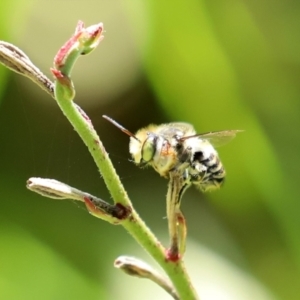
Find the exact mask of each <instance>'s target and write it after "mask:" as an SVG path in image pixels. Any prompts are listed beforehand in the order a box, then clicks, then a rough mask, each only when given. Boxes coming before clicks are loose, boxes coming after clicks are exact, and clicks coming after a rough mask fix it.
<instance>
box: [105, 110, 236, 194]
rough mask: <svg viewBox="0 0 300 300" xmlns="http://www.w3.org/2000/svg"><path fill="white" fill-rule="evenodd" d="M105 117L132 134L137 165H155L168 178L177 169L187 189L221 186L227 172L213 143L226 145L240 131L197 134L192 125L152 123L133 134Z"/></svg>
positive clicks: (112, 121) (208, 188) (130, 150)
mask: <svg viewBox="0 0 300 300" xmlns="http://www.w3.org/2000/svg"><path fill="white" fill-rule="evenodd" d="M103 117H104V118H105V119H106V120H108V121H109V122H111V123H112V124H114V125H115V126H116V127H118V128H119V129H120V130H122V131H123V132H124V133H126V134H127V135H129V136H130V144H129V152H130V154H131V156H132V158H133V160H134V162H135V164H136V165H138V166H141V167H144V166H152V167H153V168H154V170H155V171H156V172H158V173H159V174H160V175H161V176H163V177H166V178H169V175H170V172H172V171H176V172H177V173H179V174H181V175H182V176H183V178H184V182H185V185H184V186H185V188H186V187H188V186H190V185H195V186H196V187H198V188H199V189H200V190H201V191H203V192H206V191H209V190H214V189H218V188H220V187H221V185H222V184H223V182H224V179H225V175H226V172H225V169H224V167H223V164H222V162H221V161H220V158H219V155H218V153H217V151H216V150H215V148H214V146H221V145H223V144H226V143H227V142H229V141H230V140H232V139H233V138H234V137H235V135H236V134H237V133H238V132H240V131H241V130H225V131H217V132H208V133H204V134H197V133H196V131H195V129H194V127H193V126H192V125H191V124H188V123H180V122H178V123H168V124H162V125H159V126H157V125H149V126H147V127H145V128H142V129H140V130H138V131H137V132H136V133H135V134H133V133H131V132H130V131H129V130H127V129H126V128H124V127H123V126H121V125H120V124H118V123H117V122H116V121H114V120H113V119H111V118H109V117H107V116H103Z"/></svg>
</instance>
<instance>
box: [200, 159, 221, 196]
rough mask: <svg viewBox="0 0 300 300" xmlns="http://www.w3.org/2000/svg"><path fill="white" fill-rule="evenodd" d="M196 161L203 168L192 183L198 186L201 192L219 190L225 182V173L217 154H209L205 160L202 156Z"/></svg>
mask: <svg viewBox="0 0 300 300" xmlns="http://www.w3.org/2000/svg"><path fill="white" fill-rule="evenodd" d="M197 161H198V163H200V164H201V165H202V166H203V167H204V171H203V174H202V176H201V175H200V174H199V175H200V177H199V178H198V180H197V181H195V182H194V183H195V184H199V187H200V189H201V190H203V191H207V190H211V189H216V188H219V187H220V186H221V185H222V184H223V182H224V180H225V175H226V172H225V169H224V167H223V165H222V163H221V161H220V159H219V157H218V155H217V153H210V155H209V156H208V157H207V158H205V157H204V156H203V154H202V155H201V156H198V159H197ZM194 162H195V161H194Z"/></svg>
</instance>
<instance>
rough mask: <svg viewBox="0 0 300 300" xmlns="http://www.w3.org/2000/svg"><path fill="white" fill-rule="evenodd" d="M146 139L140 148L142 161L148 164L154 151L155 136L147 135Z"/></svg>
mask: <svg viewBox="0 0 300 300" xmlns="http://www.w3.org/2000/svg"><path fill="white" fill-rule="evenodd" d="M147 135H148V138H147V139H146V140H145V142H144V145H143V147H142V161H143V162H149V161H150V160H152V158H153V156H154V154H155V151H156V136H155V135H151V134H150V133H147Z"/></svg>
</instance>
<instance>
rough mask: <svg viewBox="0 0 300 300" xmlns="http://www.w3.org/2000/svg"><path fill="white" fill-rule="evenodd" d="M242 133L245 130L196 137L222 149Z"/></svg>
mask: <svg viewBox="0 0 300 300" xmlns="http://www.w3.org/2000/svg"><path fill="white" fill-rule="evenodd" d="M242 131H243V130H223V131H215V132H207V133H202V134H197V135H195V136H198V137H199V138H201V139H203V140H207V141H209V142H210V143H211V144H212V145H213V146H215V147H220V146H223V145H225V144H227V143H229V142H230V141H231V140H232V139H233V138H235V136H236V134H237V133H239V132H242Z"/></svg>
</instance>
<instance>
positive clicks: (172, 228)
mask: <svg viewBox="0 0 300 300" xmlns="http://www.w3.org/2000/svg"><path fill="white" fill-rule="evenodd" d="M175 174H176V172H170V181H169V187H168V193H167V218H168V226H169V236H170V248H169V249H168V252H167V258H168V259H169V260H171V261H177V260H178V259H179V248H178V232H177V217H176V203H177V202H178V201H177V198H178V195H179V177H178V176H174V175H175Z"/></svg>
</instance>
